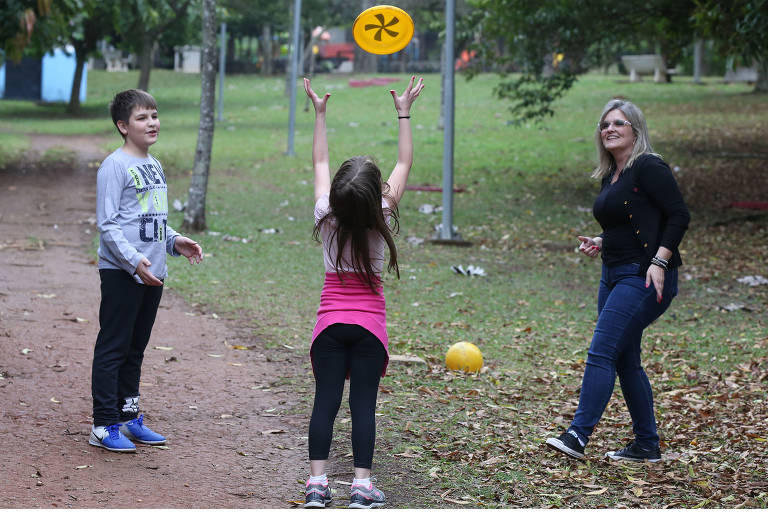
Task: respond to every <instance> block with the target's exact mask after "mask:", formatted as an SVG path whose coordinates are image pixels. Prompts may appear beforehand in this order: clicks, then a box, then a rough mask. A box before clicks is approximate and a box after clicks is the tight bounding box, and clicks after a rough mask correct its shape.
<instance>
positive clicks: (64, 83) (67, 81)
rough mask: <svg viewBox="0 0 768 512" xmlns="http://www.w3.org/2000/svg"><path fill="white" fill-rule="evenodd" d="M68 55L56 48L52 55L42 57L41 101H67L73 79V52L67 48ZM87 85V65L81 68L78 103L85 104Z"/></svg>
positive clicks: (74, 62) (47, 54)
mask: <svg viewBox="0 0 768 512" xmlns="http://www.w3.org/2000/svg"><path fill="white" fill-rule="evenodd" d="M68 50H69V55H67V54H66V53H64V50H62V49H61V48H57V49H55V50H54V51H53V55H51V54H50V53H46V54H45V56H44V57H43V78H42V87H41V93H40V96H41V97H40V99H41V100H43V101H65V102H67V101H69V96H70V95H71V94H72V80H73V79H74V78H75V64H76V61H75V52H74V49H72V48H71V47H70V48H68ZM87 84H88V63H87V62H86V64H85V66H84V67H83V79H82V81H81V82H80V103H84V102H85V95H86V88H87Z"/></svg>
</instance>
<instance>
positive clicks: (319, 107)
mask: <svg viewBox="0 0 768 512" xmlns="http://www.w3.org/2000/svg"><path fill="white" fill-rule="evenodd" d="M304 90H305V91H306V93H307V96H309V99H310V100H312V105H314V106H315V114H325V106H326V104H327V103H328V98H330V97H331V93H329V92H327V93H325V96H323V97H322V98H320V97H319V96H318V95H317V94H315V91H313V90H312V87H311V86H310V85H309V78H305V79H304Z"/></svg>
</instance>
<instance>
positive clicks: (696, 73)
mask: <svg viewBox="0 0 768 512" xmlns="http://www.w3.org/2000/svg"><path fill="white" fill-rule="evenodd" d="M702 46H703V41H702V40H701V39H696V41H694V43H693V83H695V84H700V83H701V49H702Z"/></svg>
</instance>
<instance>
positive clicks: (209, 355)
mask: <svg viewBox="0 0 768 512" xmlns="http://www.w3.org/2000/svg"><path fill="white" fill-rule="evenodd" d="M208 357H224V356H223V355H222V354H208Z"/></svg>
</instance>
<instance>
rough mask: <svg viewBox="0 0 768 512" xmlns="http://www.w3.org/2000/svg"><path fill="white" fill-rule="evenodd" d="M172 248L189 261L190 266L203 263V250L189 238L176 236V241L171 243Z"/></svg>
mask: <svg viewBox="0 0 768 512" xmlns="http://www.w3.org/2000/svg"><path fill="white" fill-rule="evenodd" d="M173 248H174V249H176V252H178V253H179V254H181V255H182V256H185V257H186V258H187V259H188V260H189V264H190V265H194V264H195V263H200V262H201V261H203V248H202V247H200V244H198V243H197V242H195V241H194V240H192V239H190V238H187V237H185V236H177V237H176V240H174V241H173Z"/></svg>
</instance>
